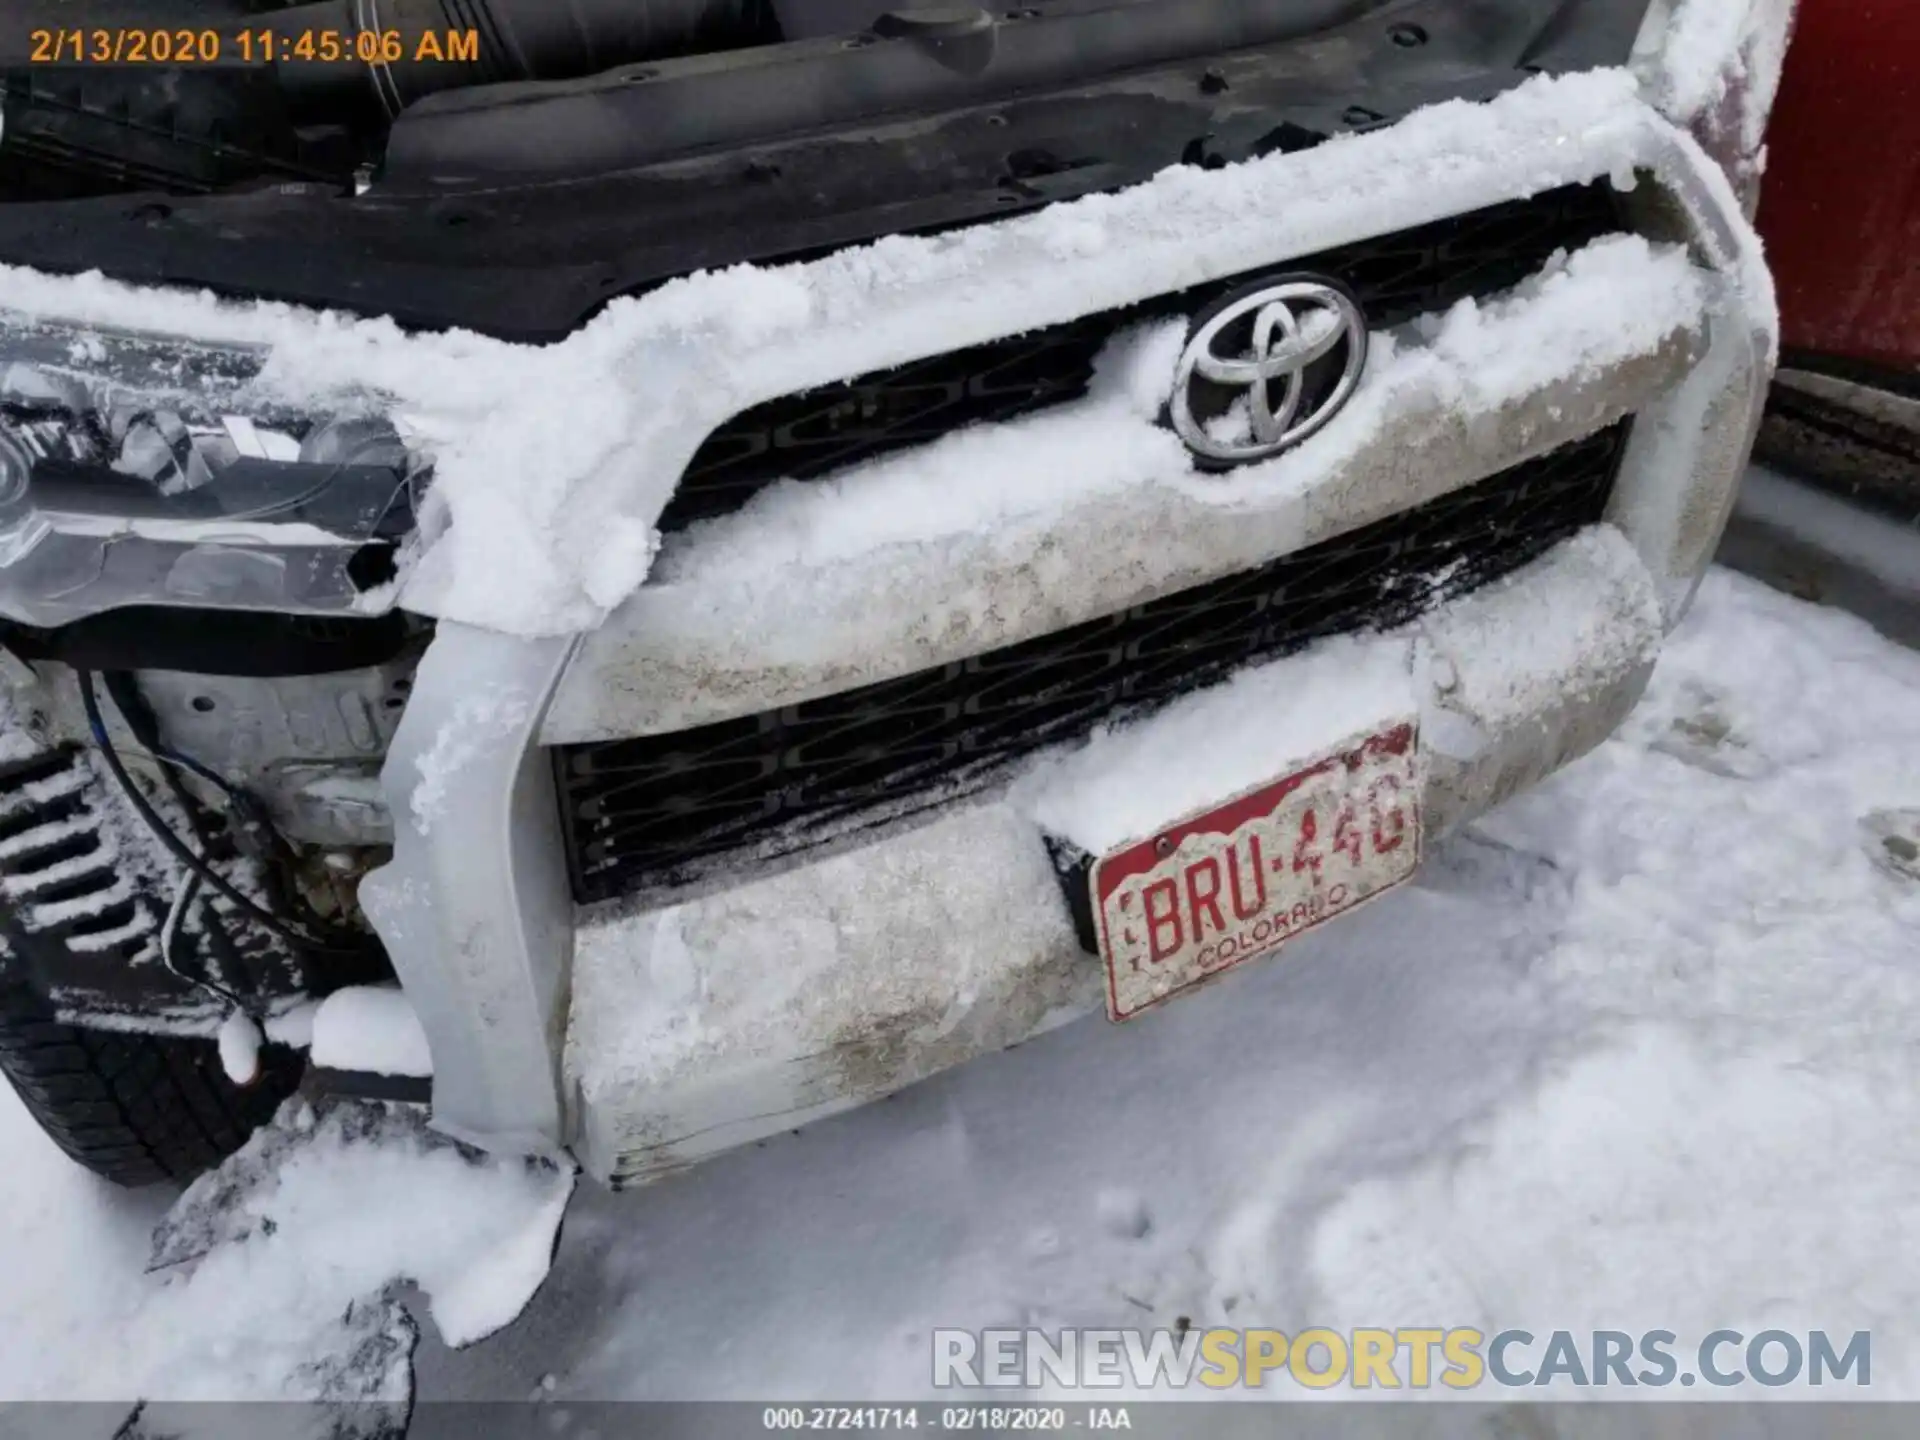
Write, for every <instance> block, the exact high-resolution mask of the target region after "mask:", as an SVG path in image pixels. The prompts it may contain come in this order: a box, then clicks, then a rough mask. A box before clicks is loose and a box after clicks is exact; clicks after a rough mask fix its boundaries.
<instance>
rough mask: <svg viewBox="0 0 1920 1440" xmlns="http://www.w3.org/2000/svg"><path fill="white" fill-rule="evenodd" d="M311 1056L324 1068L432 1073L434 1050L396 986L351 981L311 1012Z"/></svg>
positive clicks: (364, 1071)
mask: <svg viewBox="0 0 1920 1440" xmlns="http://www.w3.org/2000/svg"><path fill="white" fill-rule="evenodd" d="M312 1024H313V1029H312V1042H311V1043H312V1060H313V1063H314V1064H315V1065H322V1066H325V1067H326V1068H327V1069H329V1070H356V1071H360V1072H362V1073H364V1074H369V1075H431V1074H433V1054H432V1052H431V1051H430V1050H429V1049H428V1048H427V1032H426V1031H425V1030H424V1029H423V1028H422V1027H421V1024H420V1017H419V1015H417V1014H416V1013H414V1008H413V1002H411V1001H410V1000H408V999H407V997H406V994H405V992H404V991H402V990H401V989H400V987H399V986H397V985H350V986H348V987H347V988H346V989H344V990H336V991H334V992H333V994H331V995H329V996H327V997H326V999H324V1000H322V1001H321V1002H320V1005H319V1008H318V1009H317V1010H315V1011H314V1013H313V1022H312Z"/></svg>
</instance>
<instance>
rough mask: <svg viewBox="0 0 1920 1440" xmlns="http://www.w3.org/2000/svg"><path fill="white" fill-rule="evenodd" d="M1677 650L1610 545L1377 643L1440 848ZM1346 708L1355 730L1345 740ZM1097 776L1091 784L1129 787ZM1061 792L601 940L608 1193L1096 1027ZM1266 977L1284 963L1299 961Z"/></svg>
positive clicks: (1170, 717)
mask: <svg viewBox="0 0 1920 1440" xmlns="http://www.w3.org/2000/svg"><path fill="white" fill-rule="evenodd" d="M1661 634H1662V615H1661V607H1660V603H1659V595H1658V588H1657V587H1656V585H1655V584H1654V581H1653V577H1652V576H1651V575H1650V574H1649V573H1648V571H1647V569H1646V567H1645V566H1644V565H1643V564H1642V563H1641V561H1640V560H1639V558H1638V557H1637V555H1636V554H1635V553H1634V551H1633V549H1632V547H1631V546H1630V545H1629V544H1628V543H1627V542H1626V541H1625V539H1624V538H1623V537H1622V536H1621V535H1620V533H1619V532H1618V531H1616V530H1614V529H1613V528H1612V527H1610V526H1599V527H1596V528H1594V529H1592V530H1589V531H1585V532H1583V533H1582V534H1580V535H1579V536H1576V537H1575V538H1574V539H1572V540H1570V541H1568V542H1566V543H1565V544H1563V545H1561V546H1560V547H1559V548H1558V549H1556V550H1554V551H1553V552H1551V553H1550V554H1549V555H1547V556H1546V557H1545V558H1543V559H1541V560H1539V561H1537V562H1535V563H1534V564H1533V565H1531V566H1529V567H1527V568H1526V569H1525V570H1523V571H1521V572H1520V573H1518V574H1517V575H1515V576H1513V577H1511V578H1510V579H1508V580H1506V581H1502V582H1499V583H1497V584H1495V585H1493V586H1490V587H1488V588H1487V589H1485V590H1482V591H1480V592H1478V593H1476V594H1473V595H1471V596H1468V597H1466V598H1464V599H1461V600H1458V601H1456V602H1454V603H1452V604H1449V605H1446V606H1443V607H1441V608H1439V609H1438V610H1435V611H1433V612H1431V613H1430V614H1429V615H1428V616H1427V617H1426V618H1425V619H1424V620H1423V621H1421V622H1420V623H1419V624H1417V625H1415V626H1413V627H1410V628H1409V629H1407V630H1405V631H1400V632H1395V633H1393V634H1390V635H1387V636H1382V637H1379V638H1378V639H1376V640H1374V641H1370V642H1366V647H1365V648H1366V650H1367V651H1368V653H1369V654H1370V655H1371V656H1372V657H1373V659H1374V660H1375V661H1378V660H1380V659H1381V658H1382V657H1384V658H1385V659H1386V661H1387V663H1388V664H1389V666H1390V667H1394V668H1397V669H1398V670H1400V671H1401V672H1402V673H1403V674H1404V678H1405V685H1406V695H1407V699H1408V701H1409V702H1410V703H1411V704H1412V705H1413V706H1414V707H1415V708H1416V709H1417V712H1418V713H1419V715H1420V717H1421V719H1420V736H1421V739H1420V744H1421V752H1422V753H1421V760H1422V766H1423V769H1424V772H1425V775H1426V787H1425V809H1426V815H1427V824H1428V827H1429V830H1430V832H1433V831H1440V830H1444V829H1447V828H1450V827H1452V826H1455V825H1458V824H1459V823H1460V822H1462V821H1464V820H1466V819H1468V818H1470V817H1471V816H1473V815H1475V814H1478V813H1479V812H1481V811H1482V810H1484V809H1486V808H1487V807H1488V806H1490V805H1493V804H1496V803H1498V802H1499V801H1500V800H1502V799H1504V798H1505V797H1507V796H1508V795H1511V794H1513V793H1515V792H1516V791H1518V790H1521V789H1524V788H1525V787H1527V786H1528V785H1530V784H1532V783H1534V782H1535V781H1537V780H1538V779H1540V778H1541V777H1542V776H1544V775H1546V774H1548V773H1550V772H1551V771H1552V770H1554V769H1555V768H1557V767H1558V766H1560V765H1562V764H1564V763H1565V762H1566V761H1567V760H1569V759H1571V758H1572V757H1574V756H1576V755H1579V754H1581V753H1582V752H1584V751H1586V750H1588V749H1590V748H1591V747H1592V746H1594V745H1595V744H1597V743H1598V742H1599V741H1601V740H1602V739H1604V738H1605V737H1606V736H1607V734H1609V733H1610V732H1611V731H1612V729H1613V728H1614V727H1615V726H1616V725H1617V724H1618V723H1619V722H1620V720H1621V719H1622V718H1623V717H1624V716H1625V714H1626V713H1627V711H1628V710H1629V709H1630V708H1631V706H1632V705H1633V703H1634V702H1635V700H1636V699H1637V698H1638V697H1639V694H1640V692H1641V689H1642V687H1643V686H1644V684H1645V681H1646V677H1647V675H1648V673H1649V671H1650V669H1651V666H1652V663H1653V660H1654V657H1655V655H1656V653H1657V650H1658V647H1659V642H1660V637H1661ZM1335 643H1336V644H1353V643H1357V642H1335ZM1349 659H1350V657H1346V656H1342V657H1340V662H1341V664H1343V665H1344V664H1346V663H1349ZM1316 665H1317V657H1316V655H1315V653H1314V652H1308V653H1306V654H1304V655H1301V656H1297V657H1294V658H1291V659H1287V660H1282V661H1278V662H1275V665H1274V666H1273V667H1271V669H1272V670H1273V671H1274V672H1276V678H1278V679H1280V680H1281V681H1282V682H1283V683H1284V684H1286V685H1287V686H1288V687H1289V688H1291V687H1292V686H1294V685H1296V684H1297V685H1300V686H1303V687H1305V688H1306V689H1308V690H1309V691H1311V690H1312V689H1313V687H1314V686H1315V684H1316V683H1322V682H1323V680H1324V677H1316V676H1315V675H1314V673H1313V672H1314V670H1315V668H1316ZM1236 693H1244V695H1245V699H1244V701H1243V702H1241V703H1246V704H1260V703H1263V696H1264V695H1265V694H1266V693H1267V691H1266V690H1265V689H1263V688H1261V687H1258V686H1250V687H1240V686H1236V687H1233V689H1232V690H1231V691H1229V692H1228V694H1227V695H1226V696H1221V695H1206V694H1202V695H1199V696H1195V697H1192V698H1191V699H1190V700H1188V701H1183V702H1181V703H1180V704H1179V705H1176V706H1175V707H1174V708H1173V709H1172V710H1170V711H1167V712H1163V713H1162V714H1161V715H1159V716H1156V717H1155V718H1154V719H1152V720H1150V721H1147V722H1145V725H1144V726H1143V727H1142V728H1141V729H1140V730H1139V731H1136V732H1133V733H1130V735H1129V746H1128V755H1129V760H1130V761H1137V760H1138V758H1139V754H1140V750H1141V747H1142V746H1143V745H1144V746H1145V747H1146V748H1148V749H1151V748H1152V747H1153V745H1154V744H1155V739H1156V737H1155V734H1154V732H1155V730H1156V729H1164V730H1165V731H1166V732H1167V734H1168V743H1169V744H1174V743H1177V742H1176V741H1175V739H1174V738H1173V737H1174V735H1175V733H1176V731H1177V728H1178V727H1179V726H1180V724H1181V720H1182V715H1181V713H1180V712H1181V711H1182V709H1183V708H1185V707H1187V706H1191V705H1198V704H1206V705H1210V706H1213V707H1215V709H1219V707H1220V706H1221V705H1222V703H1223V700H1224V701H1226V702H1227V703H1229V704H1230V703H1232V700H1231V696H1232V695H1233V694H1236ZM1334 708H1335V713H1333V714H1331V715H1330V716H1329V724H1330V725H1332V726H1333V728H1336V729H1337V728H1340V727H1341V726H1342V725H1344V724H1345V723H1346V718H1345V717H1343V716H1341V715H1340V714H1339V713H1338V707H1334ZM1219 718H1220V719H1221V721H1222V723H1223V724H1230V723H1231V716H1230V715H1227V714H1225V713H1222V714H1221V715H1220V716H1219ZM1285 730H1286V733H1285V734H1284V735H1283V736H1282V737H1281V738H1279V739H1278V740H1277V743H1276V745H1275V748H1274V752H1273V753H1272V754H1271V755H1264V756H1263V755H1260V754H1258V753H1252V752H1249V753H1248V754H1246V755H1245V756H1244V760H1245V763H1246V764H1247V765H1248V766H1249V767H1250V770H1249V775H1250V778H1253V779H1258V778H1261V774H1262V772H1263V771H1264V775H1265V776H1266V777H1271V776H1273V775H1279V774H1284V773H1286V771H1287V770H1288V769H1289V768H1290V767H1291V766H1293V765H1295V764H1296V763H1298V762H1299V760H1300V759H1301V758H1302V756H1301V754H1300V753H1298V752H1297V750H1295V749H1294V748H1292V747H1293V746H1294V745H1295V744H1296V743H1297V741H1298V732H1297V729H1296V727H1285ZM1331 738H1333V739H1339V738H1341V737H1339V736H1332V737H1331ZM1283 752H1284V753H1283ZM1077 769H1078V770H1079V771H1080V772H1081V773H1076V774H1075V775H1074V776H1073V777H1072V782H1071V783H1074V784H1076V785H1079V786H1085V785H1086V784H1088V783H1090V782H1091V783H1093V784H1096V785H1097V784H1100V783H1105V782H1106V781H1107V780H1108V779H1109V778H1111V781H1112V783H1116V784H1118V783H1124V781H1123V778H1122V775H1121V773H1120V772H1118V771H1116V773H1115V774H1114V775H1113V776H1112V777H1103V776H1100V775H1098V774H1095V775H1093V776H1091V777H1090V776H1089V775H1087V774H1086V773H1084V770H1085V767H1084V766H1081V767H1077ZM1058 783H1061V782H1060V781H1059V780H1058V779H1057V778H1055V777H1053V776H1052V775H1051V773H1050V771H1049V768H1048V767H1047V766H1045V765H1042V766H1039V767H1036V768H1035V769H1033V770H1031V771H1029V772H1028V774H1027V775H1026V776H1024V777H1023V778H1021V779H1019V780H1017V781H1015V782H1014V783H1012V784H1010V785H1008V786H1006V787H1004V788H1002V789H1001V790H1000V791H998V792H996V793H995V794H993V795H992V796H990V797H987V798H984V799H979V800H977V801H975V802H974V803H970V804H967V805H965V806H963V807H959V808H956V809H954V810H951V811H949V812H947V813H946V814H945V815H944V816H943V817H942V818H939V819H937V820H935V821H933V822H932V823H930V824H924V825H920V826H917V827H914V828H910V829H905V830H902V831H899V832H896V833H894V834H891V835H888V836H886V837H885V838H882V839H880V840H879V841H877V842H876V843H873V844H869V845H865V846H863V847H861V848H859V849H856V850H853V851H850V852H846V853H842V854H837V855H834V856H831V857H829V858H826V859H823V860H820V861H818V862H817V863H813V864H809V865H805V866H803V867H801V868H798V869H792V870H788V871H786V872H784V873H781V874H777V875H771V876H767V877H764V878H761V879H758V880H753V881H749V882H747V883H745V884H741V885H738V886H735V887H733V888H730V889H725V890H722V891H719V892H718V893H712V894H708V895H705V896H703V897H701V898H698V899H692V900H688V901H686V902H684V903H681V904H678V905H674V906H672V907H669V908H666V909H660V910H653V911H649V912H645V913H640V914H636V915H631V916H627V917H621V918H602V919H597V920H593V921H589V922H587V923H585V924H583V925H582V926H581V927H580V928H579V930H578V931H577V934H576V954H575V968H574V980H573V1021H572V1027H571V1033H570V1039H569V1045H568V1050H567V1056H566V1073H567V1078H568V1082H569V1084H568V1089H569V1091H570V1093H571V1095H572V1096H573V1097H574V1100H575V1103H576V1104H577V1106H578V1114H577V1116H576V1123H577V1135H578V1143H577V1153H579V1155H580V1157H581V1159H582V1160H583V1162H584V1163H585V1164H586V1166H587V1167H588V1169H589V1170H590V1171H592V1172H593V1173H595V1174H597V1175H599V1176H601V1177H603V1178H606V1179H611V1180H614V1181H616V1182H618V1183H630V1182H635V1181H642V1180H646V1179H650V1178H653V1177H656V1176H659V1175H661V1174H665V1173H668V1172H671V1171H673V1170H676V1169H679V1168H682V1167H684V1166H686V1165H689V1164H692V1163H693V1162H695V1161H697V1160H699V1159H701V1158H703V1157H705V1156H709V1155H712V1154H715V1153H717V1152H719V1151H722V1150H726V1149H728V1148H730V1147H732V1146H735V1145H739V1144H742V1143H744V1142H747V1141H750V1140H754V1139H756V1138H759V1137H762V1136H765V1135H769V1134H774V1133H777V1132H779V1131H781V1130H784V1129H789V1128H791V1127H793V1126H795V1125H797V1124H799V1123H801V1122H802V1121H805V1120H808V1119H813V1118H818V1117H820V1116H822V1115H827V1114H830V1113H832V1112H834V1111H837V1110H842V1109H846V1108H848V1107H850V1106H853V1105H858V1104H860V1103H862V1102H864V1101H867V1100H871V1099H874V1098H876V1097H878V1096H880V1095H884V1094H886V1093H888V1092H890V1091H892V1090H894V1089H897V1088H899V1087H900V1086H902V1085H906V1084H908V1083H911V1082H912V1081H914V1080H917V1079H920V1078H922V1077H923V1076H926V1075H929V1074H932V1073H934V1072H936V1071H938V1070H941V1069H944V1068H946V1067H948V1066H950V1065H954V1064H958V1063H960V1062H961V1061H964V1060H967V1059H969V1058H971V1057H973V1056H975V1055H979V1054H983V1053H985V1052H988V1051H992V1050H996V1049H1001V1048H1004V1047H1005V1046H1007V1045H1010V1044H1014V1043H1016V1042H1018V1041H1020V1040H1023V1039H1026V1038H1027V1037H1029V1036H1030V1035H1033V1034H1034V1033H1036V1032H1038V1031H1041V1030H1044V1029H1047V1028H1048V1027H1050V1026H1052V1025H1054V1024H1057V1023H1060V1022H1062V1021H1065V1020H1067V1019H1071V1018H1073V1017H1075V1016H1078V1015H1081V1014H1084V1013H1087V1012H1089V1011H1093V1010H1097V1009H1098V1008H1099V1007H1100V1005H1101V995H1102V988H1101V987H1102V979H1101V966H1100V962H1099V960H1098V959H1097V958H1096V957H1095V956H1094V955H1092V954H1089V953H1088V952H1087V951H1086V950H1085V949H1084V948H1083V947H1082V945H1081V943H1080V940H1079V938H1078V936H1077V933H1076V930H1075V927H1074V924H1073V921H1072V919H1071V916H1070V912H1069V909H1068V906H1067V904H1066V903H1065V900H1064V898H1063V895H1062V891H1061V883H1062V882H1061V879H1060V876H1059V874H1058V872H1057V870H1056V867H1055V864H1054V861H1053V859H1052V858H1051V857H1050V854H1049V849H1048V846H1047V843H1046V839H1045V831H1044V830H1043V828H1042V824H1041V822H1040V820H1039V819H1038V818H1036V816H1037V815H1038V814H1043V813H1044V812H1045V811H1046V810H1047V809H1048V789H1049V786H1051V785H1054V784H1058ZM1260 963H1274V964H1285V963H1286V959H1285V954H1284V950H1283V951H1282V952H1281V953H1280V955H1279V957H1278V958H1277V959H1273V960H1270V961H1265V962H1260ZM1218 983H1222V984H1232V983H1234V982H1233V980H1232V978H1231V977H1228V978H1226V979H1223V980H1221V981H1220V982H1218Z"/></svg>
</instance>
